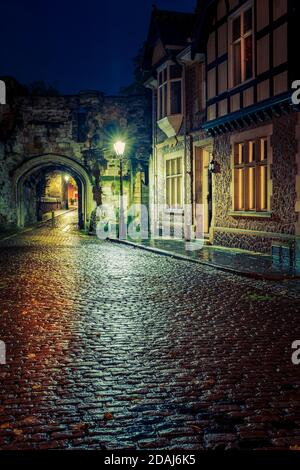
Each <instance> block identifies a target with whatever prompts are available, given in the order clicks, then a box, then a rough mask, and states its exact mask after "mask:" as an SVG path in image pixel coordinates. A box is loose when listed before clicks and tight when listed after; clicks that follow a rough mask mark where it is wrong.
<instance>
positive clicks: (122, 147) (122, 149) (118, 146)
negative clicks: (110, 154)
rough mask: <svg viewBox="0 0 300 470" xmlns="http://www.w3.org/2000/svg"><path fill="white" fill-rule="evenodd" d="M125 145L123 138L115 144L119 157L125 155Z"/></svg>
mask: <svg viewBox="0 0 300 470" xmlns="http://www.w3.org/2000/svg"><path fill="white" fill-rule="evenodd" d="M125 145H126V144H125V142H122V141H121V140H118V142H116V143H115V144H114V149H115V152H116V154H117V155H118V157H122V156H123V155H124V152H125Z"/></svg>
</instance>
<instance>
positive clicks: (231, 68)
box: [228, 0, 255, 89]
mask: <svg viewBox="0 0 300 470" xmlns="http://www.w3.org/2000/svg"><path fill="white" fill-rule="evenodd" d="M250 9H251V10H252V28H251V30H249V31H247V32H246V34H244V32H243V31H244V17H245V13H246V12H247V11H248V10H250ZM254 14H255V9H254V4H253V1H252V0H250V1H248V2H247V3H246V4H245V5H242V6H241V8H239V9H238V10H237V11H236V12H234V14H232V15H231V16H230V17H229V19H228V27H229V34H228V51H229V54H228V56H229V62H230V63H229V67H228V70H229V85H230V89H234V88H238V87H239V86H241V85H244V84H245V83H247V82H250V81H251V80H253V79H254V78H255V37H254V32H255V29H254V24H255V23H254ZM239 17H240V18H241V25H240V29H241V36H240V37H239V39H238V40H236V41H235V42H234V41H233V23H234V21H235V20H236V19H237V18H239ZM250 35H251V36H252V76H251V77H249V78H246V67H245V40H246V39H247V37H249V36H250ZM238 41H240V44H241V62H240V66H241V81H240V82H239V83H235V76H234V65H235V62H234V44H237V42H238Z"/></svg>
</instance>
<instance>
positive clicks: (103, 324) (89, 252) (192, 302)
mask: <svg viewBox="0 0 300 470" xmlns="http://www.w3.org/2000/svg"><path fill="white" fill-rule="evenodd" d="M73 218H74V215H73V213H68V214H66V215H65V216H63V217H61V218H59V219H58V221H57V227H56V228H51V226H50V224H49V225H45V226H43V227H40V228H37V229H34V230H32V231H28V232H25V233H23V234H20V235H18V236H15V237H12V238H10V239H7V240H3V241H0V260H1V261H0V262H1V281H0V289H1V291H0V292H1V312H0V314H1V324H0V340H3V341H5V343H6V346H7V364H6V365H0V379H1V396H0V448H1V449H4V450H8V449H56V448H57V449H65V448H71V449H77V448H78V449H108V450H111V449H172V450H173V449H180V450H181V449H184V450H198V449H199V450H201V449H243V450H244V449H273V448H278V449H289V448H291V447H294V446H300V393H299V391H300V366H298V367H297V366H295V365H293V364H292V362H291V355H292V349H291V344H292V342H293V341H295V340H297V339H300V323H299V294H298V293H297V290H296V288H295V284H293V285H291V287H289V284H288V283H287V282H286V283H284V282H283V283H281V284H280V283H272V282H264V281H254V280H252V279H246V278H241V277H238V276H235V275H233V274H228V273H224V272H221V271H218V270H216V269H214V268H210V267H208V266H199V265H196V264H192V263H189V262H185V261H180V260H174V259H172V258H167V257H164V256H159V255H156V254H153V253H148V252H145V251H142V250H139V249H135V248H132V247H129V246H121V245H118V244H114V243H110V242H106V241H99V240H97V239H96V238H93V237H88V236H85V235H82V234H80V233H78V232H76V230H75V228H74V225H73V222H74V221H73Z"/></svg>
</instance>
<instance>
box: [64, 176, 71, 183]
mask: <svg viewBox="0 0 300 470" xmlns="http://www.w3.org/2000/svg"><path fill="white" fill-rule="evenodd" d="M69 179H70V176H69V175H65V182H66V183H68V182H69Z"/></svg>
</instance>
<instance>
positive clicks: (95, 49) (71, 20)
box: [0, 0, 196, 94]
mask: <svg viewBox="0 0 300 470" xmlns="http://www.w3.org/2000/svg"><path fill="white" fill-rule="evenodd" d="M152 3H156V4H157V6H158V7H159V8H162V9H168V10H178V11H193V9H194V6H195V3H196V1H195V0H157V1H156V2H153V0H128V1H125V0H110V1H103V0H85V1H83V2H78V3H76V2H74V0H72V1H71V0H26V1H24V0H1V17H0V41H1V58H0V61H1V62H0V75H11V76H14V77H15V78H16V79H17V80H18V81H19V82H21V83H29V82H33V81H36V80H44V81H45V82H47V83H50V84H56V85H57V86H58V88H59V90H60V91H61V92H62V93H77V92H78V91H79V90H84V89H95V90H101V91H104V92H105V93H108V94H114V93H117V92H118V90H119V89H120V87H121V86H123V85H127V84H129V83H130V81H131V78H132V62H131V60H132V58H133V57H134V56H135V55H136V52H137V50H138V48H139V46H140V44H141V43H142V42H143V40H145V38H146V34H147V30H148V25H149V19H150V14H151V9H152Z"/></svg>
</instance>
